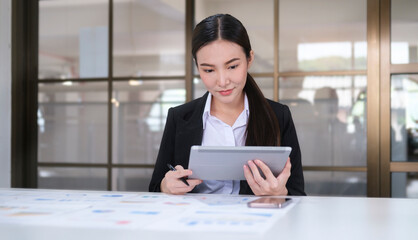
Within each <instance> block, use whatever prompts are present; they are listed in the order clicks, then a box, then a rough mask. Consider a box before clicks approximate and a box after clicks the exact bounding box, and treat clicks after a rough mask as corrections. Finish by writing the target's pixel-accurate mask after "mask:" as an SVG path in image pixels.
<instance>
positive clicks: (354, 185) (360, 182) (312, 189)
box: [303, 171, 367, 197]
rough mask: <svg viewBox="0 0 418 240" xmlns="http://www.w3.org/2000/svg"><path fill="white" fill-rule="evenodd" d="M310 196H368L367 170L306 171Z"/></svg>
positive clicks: (306, 189) (307, 191)
mask: <svg viewBox="0 0 418 240" xmlns="http://www.w3.org/2000/svg"><path fill="white" fill-rule="evenodd" d="M303 174H304V177H305V192H306V194H307V195H308V196H312V195H323V196H330V195H331V196H364V197H365V196H367V173H366V172H316V171H315V172H313V171H304V172H303Z"/></svg>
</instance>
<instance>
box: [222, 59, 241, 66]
mask: <svg viewBox="0 0 418 240" xmlns="http://www.w3.org/2000/svg"><path fill="white" fill-rule="evenodd" d="M236 60H239V58H233V59H231V60H229V61H228V62H226V63H225V65H228V64H230V63H231V62H233V61H236Z"/></svg>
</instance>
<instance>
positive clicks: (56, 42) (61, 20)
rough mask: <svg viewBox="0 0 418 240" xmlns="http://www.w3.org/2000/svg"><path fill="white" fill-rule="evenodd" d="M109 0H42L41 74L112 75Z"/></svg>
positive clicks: (70, 76)
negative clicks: (109, 49)
mask: <svg viewBox="0 0 418 240" xmlns="http://www.w3.org/2000/svg"><path fill="white" fill-rule="evenodd" d="M108 3H109V1H107V0H96V1H86V0H59V1H58V0H52V1H39V74H38V76H39V78H40V79H44V78H48V79H65V78H90V77H106V76H107V75H108V48H109V46H108V12H109V10H108Z"/></svg>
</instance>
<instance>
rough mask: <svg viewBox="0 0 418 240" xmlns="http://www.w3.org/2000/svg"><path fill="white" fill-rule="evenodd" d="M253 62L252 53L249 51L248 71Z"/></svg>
mask: <svg viewBox="0 0 418 240" xmlns="http://www.w3.org/2000/svg"><path fill="white" fill-rule="evenodd" d="M253 61H254V51H253V50H251V51H250V57H249V58H248V69H249V68H250V67H251V65H252V64H253Z"/></svg>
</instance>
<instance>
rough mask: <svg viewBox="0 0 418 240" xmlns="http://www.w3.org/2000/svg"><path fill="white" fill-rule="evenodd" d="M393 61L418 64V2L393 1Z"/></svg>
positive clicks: (410, 0)
mask: <svg viewBox="0 0 418 240" xmlns="http://www.w3.org/2000/svg"><path fill="white" fill-rule="evenodd" d="M391 7H392V8H391V10H392V12H391V17H392V21H391V24H392V25H391V61H392V63H393V64H406V63H418V31H417V29H418V15H417V9H418V1H416V0H392V1H391Z"/></svg>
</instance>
